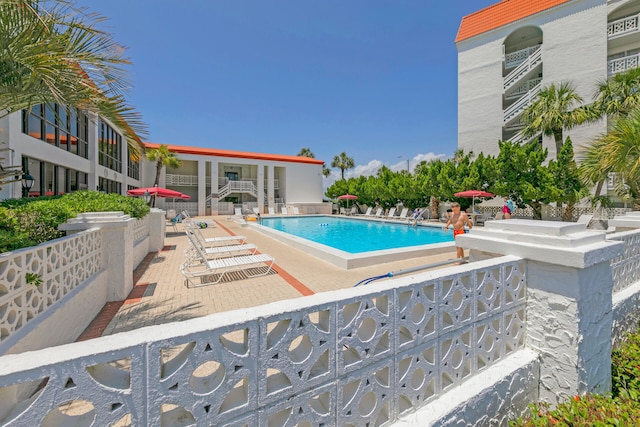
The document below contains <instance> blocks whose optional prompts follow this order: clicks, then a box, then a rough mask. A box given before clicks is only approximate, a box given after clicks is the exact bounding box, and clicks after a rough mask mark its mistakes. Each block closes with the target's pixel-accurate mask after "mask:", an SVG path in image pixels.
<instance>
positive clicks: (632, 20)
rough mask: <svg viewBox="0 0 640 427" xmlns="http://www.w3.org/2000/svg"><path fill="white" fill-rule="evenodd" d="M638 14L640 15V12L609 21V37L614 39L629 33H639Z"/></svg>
mask: <svg viewBox="0 0 640 427" xmlns="http://www.w3.org/2000/svg"><path fill="white" fill-rule="evenodd" d="M638 16H640V14H636V15H632V16H627V17H625V18H621V19H618V20H615V21H613V22H609V24H608V25H607V37H608V38H609V39H613V38H616V37H621V36H625V35H627V34H633V33H637V32H638Z"/></svg>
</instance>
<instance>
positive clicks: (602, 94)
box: [579, 68, 640, 199]
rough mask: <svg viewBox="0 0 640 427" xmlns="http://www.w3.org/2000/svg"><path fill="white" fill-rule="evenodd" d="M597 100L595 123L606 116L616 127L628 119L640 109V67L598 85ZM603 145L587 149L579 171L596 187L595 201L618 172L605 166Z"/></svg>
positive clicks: (593, 117) (584, 178) (593, 116)
mask: <svg viewBox="0 0 640 427" xmlns="http://www.w3.org/2000/svg"><path fill="white" fill-rule="evenodd" d="M594 98H595V100H594V102H593V104H592V105H591V106H590V108H591V110H590V111H591V116H592V118H591V120H592V121H595V120H600V119H601V118H602V117H604V116H606V117H609V118H611V119H612V122H611V124H612V126H615V120H616V119H618V118H620V117H626V116H628V115H629V114H630V113H632V112H633V111H635V110H637V109H638V108H640V68H632V69H630V70H628V71H626V72H624V73H619V74H615V75H613V76H612V77H610V78H609V79H607V80H603V81H600V82H598V83H597V87H596V93H595V96H594ZM601 144H602V141H601V139H600V140H597V141H596V142H594V143H593V144H592V146H591V147H587V148H586V149H585V150H584V154H583V158H582V159H581V162H580V163H581V164H580V168H579V172H580V176H581V178H582V181H583V182H584V183H585V184H586V185H594V184H595V185H596V190H595V199H598V198H599V197H600V192H601V191H602V187H603V185H604V182H605V181H606V180H607V179H608V175H609V173H611V172H614V171H613V170H611V169H610V164H609V166H606V165H604V164H603V159H602V155H603V152H602V151H601V149H602V147H601V146H600V145H601Z"/></svg>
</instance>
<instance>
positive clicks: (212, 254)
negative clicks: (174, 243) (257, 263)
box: [184, 230, 258, 261]
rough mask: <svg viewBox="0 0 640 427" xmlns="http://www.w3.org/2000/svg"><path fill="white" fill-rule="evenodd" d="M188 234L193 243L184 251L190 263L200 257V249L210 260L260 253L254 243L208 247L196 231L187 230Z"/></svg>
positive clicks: (190, 241)
mask: <svg viewBox="0 0 640 427" xmlns="http://www.w3.org/2000/svg"><path fill="white" fill-rule="evenodd" d="M186 234H187V237H188V238H189V243H191V244H190V245H189V247H188V248H187V249H185V251H184V255H185V257H186V258H187V260H188V261H193V260H194V259H196V258H197V257H198V256H199V252H198V250H197V249H198V248H199V249H200V251H201V252H202V253H203V254H204V255H205V257H206V258H207V259H208V260H211V259H218V258H225V257H230V256H238V255H254V254H255V253H256V252H257V251H258V248H257V246H256V245H254V244H252V243H245V244H241V245H228V246H212V247H206V246H204V244H203V242H202V241H201V240H199V239H198V237H197V236H196V233H195V231H194V230H187V231H186Z"/></svg>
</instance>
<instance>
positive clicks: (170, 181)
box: [164, 174, 211, 187]
mask: <svg viewBox="0 0 640 427" xmlns="http://www.w3.org/2000/svg"><path fill="white" fill-rule="evenodd" d="M164 182H165V185H166V186H181V187H197V186H198V175H176V174H167V175H166V176H165V179H164ZM205 183H206V185H207V186H209V185H210V184H211V178H209V177H207V178H206V179H205Z"/></svg>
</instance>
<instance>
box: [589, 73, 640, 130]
mask: <svg viewBox="0 0 640 427" xmlns="http://www.w3.org/2000/svg"><path fill="white" fill-rule="evenodd" d="M639 107H640V68H632V69H630V70H628V71H626V72H624V73H619V74H615V75H613V76H611V77H610V78H609V79H606V80H602V81H600V82H598V83H597V89H596V95H595V100H594V102H593V110H594V111H595V112H596V118H600V117H602V116H608V117H610V118H616V117H624V116H627V115H629V114H630V113H631V112H632V111H634V110H636V109H638V108H639Z"/></svg>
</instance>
